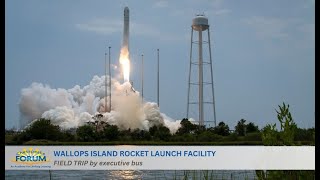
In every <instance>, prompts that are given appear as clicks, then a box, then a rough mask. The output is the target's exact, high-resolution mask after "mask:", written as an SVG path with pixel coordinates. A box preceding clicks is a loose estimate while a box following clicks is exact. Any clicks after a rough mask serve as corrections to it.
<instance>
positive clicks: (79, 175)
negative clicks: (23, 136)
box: [5, 170, 256, 180]
mask: <svg viewBox="0 0 320 180" xmlns="http://www.w3.org/2000/svg"><path fill="white" fill-rule="evenodd" d="M50 173H51V179H68V180H78V179H81V180H89V179H103V180H123V179H146V180H149V179H150V180H151V179H152V180H154V179H157V180H162V179H163V180H166V179H167V180H170V179H177V180H180V179H185V178H186V179H190V180H191V179H192V180H193V179H206V178H205V177H208V179H215V180H216V179H243V180H247V179H248V180H251V179H256V175H255V171H249V170H248V171H245V170H243V171H223V170H219V171H218V170H203V171H199V170H197V171H193V170H188V171H183V170H177V171H175V170H163V171H159V170H152V171H151V170H149V171H147V170H143V171H138V170H121V171H113V170H112V171H111V170H108V171H101V170H100V171H93V170H91V171H78V170H77V171H76V170H75V171H71V170H60V171H50V172H49V171H48V170H34V171H30V170H19V171H18V170H6V171H5V179H8V180H13V179H26V180H29V179H44V180H50Z"/></svg>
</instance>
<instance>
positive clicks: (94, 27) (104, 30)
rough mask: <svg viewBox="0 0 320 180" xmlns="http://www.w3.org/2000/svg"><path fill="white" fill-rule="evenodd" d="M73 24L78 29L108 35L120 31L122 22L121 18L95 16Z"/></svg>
mask: <svg viewBox="0 0 320 180" xmlns="http://www.w3.org/2000/svg"><path fill="white" fill-rule="evenodd" d="M75 26H76V28H78V29H80V30H84V31H90V32H95V33H99V34H105V35H109V34H112V33H115V32H119V31H121V30H122V26H123V22H122V21H121V20H111V19H104V18H95V19H93V20H91V21H89V22H87V23H79V24H76V25H75Z"/></svg>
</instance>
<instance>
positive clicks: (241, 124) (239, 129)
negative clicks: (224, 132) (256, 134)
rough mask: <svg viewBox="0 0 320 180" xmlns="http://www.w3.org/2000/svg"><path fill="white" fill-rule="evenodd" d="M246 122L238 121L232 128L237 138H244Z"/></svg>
mask: <svg viewBox="0 0 320 180" xmlns="http://www.w3.org/2000/svg"><path fill="white" fill-rule="evenodd" d="M245 122H246V120H244V119H241V120H240V121H238V124H237V125H236V126H235V127H234V129H235V132H236V133H237V134H238V136H244V135H245V134H246V124H245Z"/></svg>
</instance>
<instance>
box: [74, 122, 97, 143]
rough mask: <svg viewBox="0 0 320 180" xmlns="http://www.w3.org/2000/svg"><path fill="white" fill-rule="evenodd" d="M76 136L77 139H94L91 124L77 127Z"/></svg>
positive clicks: (87, 140) (85, 140)
mask: <svg viewBox="0 0 320 180" xmlns="http://www.w3.org/2000/svg"><path fill="white" fill-rule="evenodd" d="M77 137H78V140H79V141H84V142H90V141H95V140H96V138H97V134H96V131H95V128H94V127H93V126H90V125H84V126H80V127H79V128H78V129H77Z"/></svg>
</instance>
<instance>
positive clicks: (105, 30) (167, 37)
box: [75, 18, 184, 41]
mask: <svg viewBox="0 0 320 180" xmlns="http://www.w3.org/2000/svg"><path fill="white" fill-rule="evenodd" d="M75 26H76V28H77V29H80V30H83V31H89V32H94V33H97V34H102V35H110V34H113V33H117V32H120V33H122V31H123V21H122V20H120V19H119V20H117V19H109V18H95V19H93V20H91V21H89V22H86V23H79V24H76V25H75ZM131 33H132V35H138V36H144V37H149V38H156V39H159V37H161V38H160V39H161V40H164V41H176V40H184V37H183V36H181V35H175V34H172V33H169V32H165V31H162V30H160V29H159V28H156V27H154V26H151V25H149V24H144V23H139V22H130V34H131Z"/></svg>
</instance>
